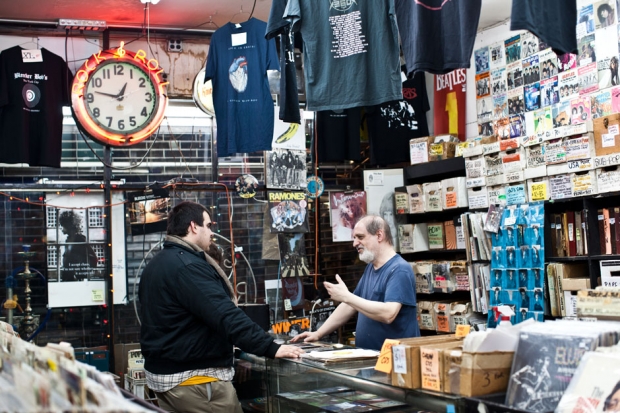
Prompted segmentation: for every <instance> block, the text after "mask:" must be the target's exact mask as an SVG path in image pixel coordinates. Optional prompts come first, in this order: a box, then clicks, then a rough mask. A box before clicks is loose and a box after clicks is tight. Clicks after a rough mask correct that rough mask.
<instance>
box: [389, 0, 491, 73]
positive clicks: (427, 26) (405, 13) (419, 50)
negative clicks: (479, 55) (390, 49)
mask: <svg viewBox="0 0 620 413" xmlns="http://www.w3.org/2000/svg"><path fill="white" fill-rule="evenodd" d="M395 1H396V17H397V19H398V27H399V30H400V38H401V43H402V47H403V54H404V55H405V61H406V64H407V72H408V73H412V72H419V71H421V70H423V71H425V72H429V73H434V74H440V75H441V74H446V73H448V72H451V71H453V70H454V69H465V68H468V67H469V66H470V60H471V54H472V52H473V49H474V40H475V39H476V31H477V29H478V20H479V18H480V7H481V5H482V2H481V0H451V1H445V0H416V1H412V0H395Z"/></svg>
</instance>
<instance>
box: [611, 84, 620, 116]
mask: <svg viewBox="0 0 620 413" xmlns="http://www.w3.org/2000/svg"><path fill="white" fill-rule="evenodd" d="M611 111H612V113H620V86H616V87H612V88H611Z"/></svg>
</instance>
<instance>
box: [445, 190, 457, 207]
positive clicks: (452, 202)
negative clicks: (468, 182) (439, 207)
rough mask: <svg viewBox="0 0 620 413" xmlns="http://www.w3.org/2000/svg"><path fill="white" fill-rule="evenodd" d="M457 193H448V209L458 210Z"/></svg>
mask: <svg viewBox="0 0 620 413" xmlns="http://www.w3.org/2000/svg"><path fill="white" fill-rule="evenodd" d="M456 205H457V203H456V192H448V193H446V207H447V208H456Z"/></svg>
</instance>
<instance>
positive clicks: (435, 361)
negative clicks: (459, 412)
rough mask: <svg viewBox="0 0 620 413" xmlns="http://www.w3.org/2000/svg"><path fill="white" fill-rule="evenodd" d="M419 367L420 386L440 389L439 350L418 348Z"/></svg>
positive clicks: (428, 388) (435, 389)
mask: <svg viewBox="0 0 620 413" xmlns="http://www.w3.org/2000/svg"><path fill="white" fill-rule="evenodd" d="M420 369H421V373H422V388H423V389H426V390H434V391H441V380H440V377H439V350H433V349H427V348H421V349H420Z"/></svg>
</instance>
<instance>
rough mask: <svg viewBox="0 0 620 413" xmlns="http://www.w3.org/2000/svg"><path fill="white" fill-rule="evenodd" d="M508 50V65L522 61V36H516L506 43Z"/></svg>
mask: <svg viewBox="0 0 620 413" xmlns="http://www.w3.org/2000/svg"><path fill="white" fill-rule="evenodd" d="M504 46H505V48H506V64H510V63H512V62H516V61H519V60H521V36H520V35H516V36H513V37H511V38H510V39H508V40H506V41H505V42H504Z"/></svg>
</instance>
